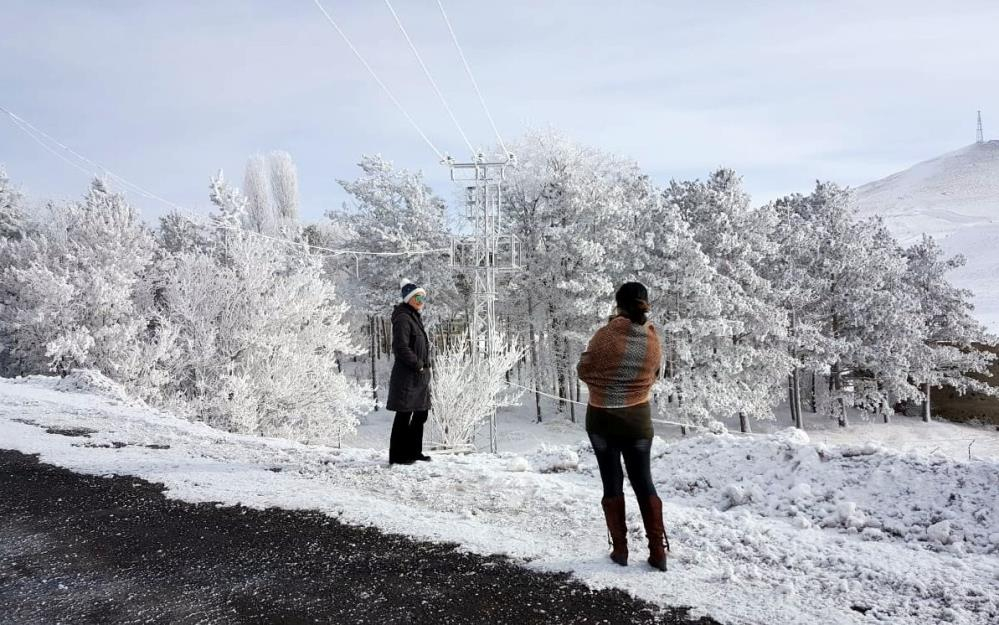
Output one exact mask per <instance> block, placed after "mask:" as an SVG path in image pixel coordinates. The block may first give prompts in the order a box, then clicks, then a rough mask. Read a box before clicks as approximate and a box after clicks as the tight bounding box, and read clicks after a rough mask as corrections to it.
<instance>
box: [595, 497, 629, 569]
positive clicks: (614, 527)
mask: <svg viewBox="0 0 999 625" xmlns="http://www.w3.org/2000/svg"><path fill="white" fill-rule="evenodd" d="M600 503H601V504H603V507H604V518H605V519H606V520H607V532H608V533H609V534H610V539H611V553H610V558H611V560H613V561H614V562H617V563H618V564H620V565H621V566H628V524H627V523H626V522H625V518H624V495H619V496H617V497H604V498H603V499H601V500H600Z"/></svg>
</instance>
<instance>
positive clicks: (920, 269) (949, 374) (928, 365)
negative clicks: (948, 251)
mask: <svg viewBox="0 0 999 625" xmlns="http://www.w3.org/2000/svg"><path fill="white" fill-rule="evenodd" d="M905 260H906V273H905V284H906V286H907V288H908V290H909V291H910V292H911V293H912V294H913V296H914V299H915V302H916V306H917V310H918V317H919V321H920V335H921V336H922V337H923V338H924V342H923V343H921V344H920V346H919V347H920V350H919V354H917V356H916V357H915V358H914V359H913V362H912V371H911V374H912V377H913V378H914V379H915V381H916V382H917V383H918V384H920V385H921V388H922V390H923V393H924V395H925V396H926V397H925V400H924V402H923V420H924V421H929V420H930V388H931V387H932V386H941V385H944V384H947V385H949V386H952V387H954V388H955V389H957V390H958V392H962V393H963V392H965V391H967V390H975V391H979V392H985V393H989V394H994V392H995V391H994V389H993V387H991V386H990V385H988V384H985V383H983V382H981V381H980V380H979V379H977V378H975V377H971V376H970V375H969V374H978V375H979V376H981V375H982V374H987V371H988V366H989V364H990V363H991V362H992V360H993V355H992V354H990V353H989V352H987V351H985V350H981V349H979V348H978V347H977V345H976V343H981V342H987V341H988V338H987V337H986V333H985V330H984V328H983V327H982V326H981V324H979V323H978V321H976V320H975V319H974V318H973V317H972V316H971V313H972V310H973V306H972V304H971V297H972V293H971V291H968V290H967V289H961V288H958V287H956V286H954V285H953V284H951V283H950V282H949V281H948V279H947V274H948V273H949V272H951V271H953V270H955V269H958V268H960V267H962V266H964V263H965V259H964V257H963V256H961V255H958V256H954V257H950V258H947V257H945V256H944V253H943V250H942V249H941V248H940V246H939V245H938V244H937V242H936V241H935V240H934V239H933V237H931V236H928V235H925V234H924V235H923V238H922V240H921V241H919V242H918V243H914V244H913V245H911V246H910V247H908V248H907V249H906V250H905Z"/></svg>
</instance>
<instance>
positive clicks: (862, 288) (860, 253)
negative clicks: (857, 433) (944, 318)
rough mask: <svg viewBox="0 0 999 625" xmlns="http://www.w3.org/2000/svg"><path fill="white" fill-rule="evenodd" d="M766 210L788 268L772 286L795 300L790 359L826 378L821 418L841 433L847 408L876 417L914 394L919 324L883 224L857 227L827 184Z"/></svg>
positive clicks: (847, 204) (841, 194)
mask: <svg viewBox="0 0 999 625" xmlns="http://www.w3.org/2000/svg"><path fill="white" fill-rule="evenodd" d="M774 208H775V210H776V211H777V213H778V214H779V215H781V216H782V221H781V228H782V229H783V232H784V234H783V235H782V236H781V241H782V250H781V254H782V255H783V256H784V257H786V258H787V259H788V261H787V262H788V266H789V267H792V268H793V270H792V273H791V274H789V275H790V277H789V278H787V279H786V280H784V281H783V282H782V283H781V282H780V281H778V282H779V283H780V285H781V287H782V288H789V289H791V291H793V293H794V297H796V298H798V299H797V304H798V305H797V307H796V313H797V314H796V319H797V322H798V323H797V327H796V336H795V342H796V344H797V345H796V347H797V349H796V352H797V354H798V356H799V358H801V359H802V361H803V363H804V365H805V366H810V367H812V370H813V372H815V373H820V374H822V375H825V376H827V379H828V394H827V395H826V401H825V409H826V411H827V412H828V413H829V414H830V416H833V417H835V418H836V419H837V420H838V421H839V423H840V425H843V426H845V425H847V408H849V407H850V406H851V405H853V403H855V402H856V403H858V404H860V405H865V406H867V407H874V408H877V409H878V410H882V411H883V410H885V408H884V407H885V406H886V405H890V404H892V403H894V402H896V401H900V400H904V399H907V398H912V397H914V396H917V395H918V394H919V392H918V390H917V389H915V387H914V386H913V385H912V384H911V383H910V382H909V381H908V371H909V368H910V360H911V358H912V356H913V354H915V353H916V351H917V345H918V344H919V342H920V340H921V339H920V336H919V333H918V329H917V328H918V325H919V324H918V320H917V319H916V317H915V314H914V312H913V311H914V309H915V306H914V303H913V301H912V299H911V294H910V293H909V292H908V290H907V289H906V288H905V287H904V284H903V282H902V279H903V274H904V268H905V262H904V258H903V256H902V254H901V250H900V249H899V247H898V245H897V243H896V242H895V241H894V240H893V239H892V238H891V236H890V235H889V234H888V232H887V230H886V229H885V228H884V226H883V224H882V223H880V221H879V220H863V221H858V220H857V219H856V216H855V213H854V209H853V208H852V205H851V201H850V196H849V192H848V191H847V190H846V189H843V188H841V187H839V186H838V185H835V184H833V183H828V182H826V183H822V182H820V183H818V184H817V185H816V188H815V190H814V191H813V192H812V193H811V194H810V195H808V196H804V195H800V194H796V195H793V196H789V197H787V198H782V199H781V200H778V202H776V203H775V207H774ZM789 233H790V234H789Z"/></svg>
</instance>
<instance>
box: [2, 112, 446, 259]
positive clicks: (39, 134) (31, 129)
mask: <svg viewBox="0 0 999 625" xmlns="http://www.w3.org/2000/svg"><path fill="white" fill-rule="evenodd" d="M0 112H2V113H4V114H6V115H7V116H8V117H9V118H10V120H11V121H12V122H13V123H14V125H15V126H16V127H17V128H18V129H19V130H21V131H22V132H24V133H25V134H26V135H28V136H29V137H31V139H32V140H33V141H35V142H36V143H37V144H38V145H40V146H41V147H43V148H45V150H46V151H47V152H49V153H50V154H52V155H53V156H55V157H57V158H59V159H60V160H62V161H63V162H65V163H66V164H68V165H71V166H72V167H74V168H76V169H78V170H80V171H82V172H83V173H85V174H87V175H88V176H89V175H94V176H97V175H99V174H100V173H102V172H103V173H105V174H107V176H108V177H110V178H113V179H114V180H117V181H118V182H119V183H120V184H122V185H124V186H125V187H126V188H130V189H132V190H134V191H135V192H137V193H139V194H141V195H143V196H144V197H147V198H149V199H152V200H157V201H159V202H163V203H164V204H166V205H167V206H170V207H171V208H173V209H175V210H177V211H178V213H179V214H180V216H181V217H183V218H184V219H186V220H188V221H189V222H191V223H193V224H195V225H206V224H205V223H204V222H205V220H207V218H205V217H201V216H193V217H192V215H194V214H193V213H191V212H190V211H189V210H188V209H186V208H184V207H183V206H181V205H180V204H176V203H174V202H171V201H170V200H167V199H164V198H162V197H160V196H158V195H156V194H155V193H153V192H151V191H147V190H146V189H144V188H142V187H140V186H139V185H137V184H135V183H133V182H130V181H129V180H127V179H126V178H124V177H122V176H119V175H118V174H116V173H114V172H113V171H111V170H110V169H108V168H107V167H105V166H104V165H102V164H100V163H98V162H97V161H95V160H92V159H90V158H87V157H86V156H84V155H83V154H81V153H79V152H77V151H76V150H74V149H73V148H71V147H69V146H68V145H66V144H65V143H63V142H61V141H59V140H58V139H56V138H55V137H53V136H52V135H50V134H48V133H46V132H45V131H43V130H41V129H39V128H38V127H36V126H34V125H33V124H32V123H31V122H29V121H28V120H26V119H24V118H23V117H20V116H19V115H17V114H15V113H13V112H11V111H9V110H7V109H6V108H4V107H2V106H0ZM43 138H44V139H47V140H48V141H50V142H51V143H52V144H54V145H56V146H58V147H59V148H60V149H62V150H64V151H66V152H67V153H69V154H71V155H72V156H74V157H75V158H77V159H78V160H80V161H82V162H84V163H86V164H88V165H90V166H91V167H93V168H94V169H93V170H89V169H87V168H85V167H83V166H82V165H80V164H79V163H75V162H73V161H72V160H70V159H69V158H68V157H66V156H65V155H64V154H61V153H60V152H58V151H57V150H55V149H54V148H52V146H50V145H48V144H47V143H45V141H44V140H43ZM199 219H200V220H201V221H199ZM208 221H209V223H208V225H211V226H214V227H218V228H225V229H229V230H237V231H240V232H245V233H246V234H248V235H251V236H256V237H260V238H263V239H269V240H271V241H276V242H278V243H282V244H285V245H294V246H298V247H303V248H308V249H312V250H316V251H318V252H322V253H324V254H329V255H350V256H355V257H356V256H389V257H393V256H394V257H398V256H419V255H422V254H436V253H438V252H450V251H451V248H443V247H442V248H435V249H429V250H415V251H407V252H368V251H362V250H334V249H330V248H326V247H321V246H318V245H311V244H308V243H303V242H300V241H292V240H290V239H284V238H281V237H274V236H270V235H267V234H264V233H262V232H257V231H255V230H249V229H247V228H243V227H240V226H229V225H226V224H224V223H221V222H219V221H218V220H208Z"/></svg>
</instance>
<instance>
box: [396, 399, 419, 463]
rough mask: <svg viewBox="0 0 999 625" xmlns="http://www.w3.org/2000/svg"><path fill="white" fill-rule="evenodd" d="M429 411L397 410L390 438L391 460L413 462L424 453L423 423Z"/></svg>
mask: <svg viewBox="0 0 999 625" xmlns="http://www.w3.org/2000/svg"><path fill="white" fill-rule="evenodd" d="M426 422H427V411H426V410H417V411H415V412H397V413H395V420H394V421H393V422H392V438H391V439H389V462H412V461H414V460H416V458H417V456H419V455H420V454H422V453H423V424H424V423H426Z"/></svg>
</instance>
